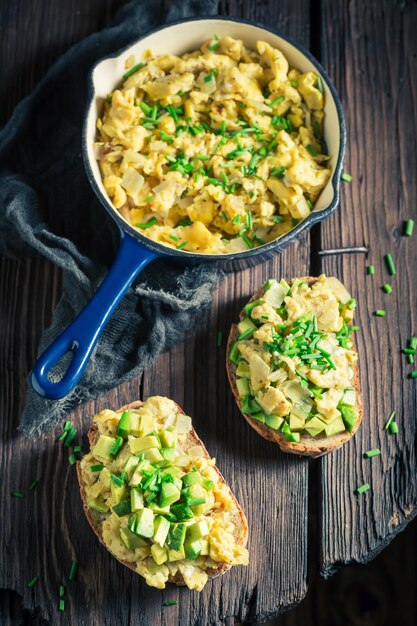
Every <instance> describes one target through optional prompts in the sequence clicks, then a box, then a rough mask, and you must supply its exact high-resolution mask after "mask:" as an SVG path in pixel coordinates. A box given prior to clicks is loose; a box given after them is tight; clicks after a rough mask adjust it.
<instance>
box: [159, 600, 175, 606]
mask: <svg viewBox="0 0 417 626" xmlns="http://www.w3.org/2000/svg"><path fill="white" fill-rule="evenodd" d="M175 604H178V602H176V601H173V602H164V603H163V604H162V606H174V605H175Z"/></svg>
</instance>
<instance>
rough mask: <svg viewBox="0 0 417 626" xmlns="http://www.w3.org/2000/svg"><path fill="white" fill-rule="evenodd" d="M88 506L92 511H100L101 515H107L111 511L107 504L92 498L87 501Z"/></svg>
mask: <svg viewBox="0 0 417 626" xmlns="http://www.w3.org/2000/svg"><path fill="white" fill-rule="evenodd" d="M87 504H88V506H89V507H90V509H94V511H98V512H99V513H107V511H108V510H109V507H108V506H107V504H106V503H105V502H103V500H101V499H100V498H91V499H90V500H87Z"/></svg>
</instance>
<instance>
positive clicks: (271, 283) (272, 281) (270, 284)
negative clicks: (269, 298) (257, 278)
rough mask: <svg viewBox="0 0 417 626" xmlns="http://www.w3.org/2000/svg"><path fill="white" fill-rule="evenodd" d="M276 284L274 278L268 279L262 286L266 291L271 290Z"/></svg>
mask: <svg viewBox="0 0 417 626" xmlns="http://www.w3.org/2000/svg"><path fill="white" fill-rule="evenodd" d="M276 284H277V281H276V280H275V278H269V279H268V280H267V281H266V283H265V284H264V291H268V289H271V287H272V285H276Z"/></svg>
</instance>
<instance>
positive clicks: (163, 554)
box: [151, 522, 169, 565]
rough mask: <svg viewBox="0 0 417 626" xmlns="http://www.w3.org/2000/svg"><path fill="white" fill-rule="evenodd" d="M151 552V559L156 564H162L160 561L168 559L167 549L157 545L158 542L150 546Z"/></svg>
mask: <svg viewBox="0 0 417 626" xmlns="http://www.w3.org/2000/svg"><path fill="white" fill-rule="evenodd" d="M168 523H169V522H168ZM151 554H152V558H153V560H154V561H155V563H156V564H157V565H162V563H165V561H168V550H166V549H165V548H162V547H161V546H158V544H156V543H154V544H153V545H152V546H151Z"/></svg>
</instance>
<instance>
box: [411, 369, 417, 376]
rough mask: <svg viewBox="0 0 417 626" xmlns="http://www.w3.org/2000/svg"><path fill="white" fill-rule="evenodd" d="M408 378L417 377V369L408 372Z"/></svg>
mask: <svg viewBox="0 0 417 626" xmlns="http://www.w3.org/2000/svg"><path fill="white" fill-rule="evenodd" d="M410 378H417V370H414V371H413V372H410Z"/></svg>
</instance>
